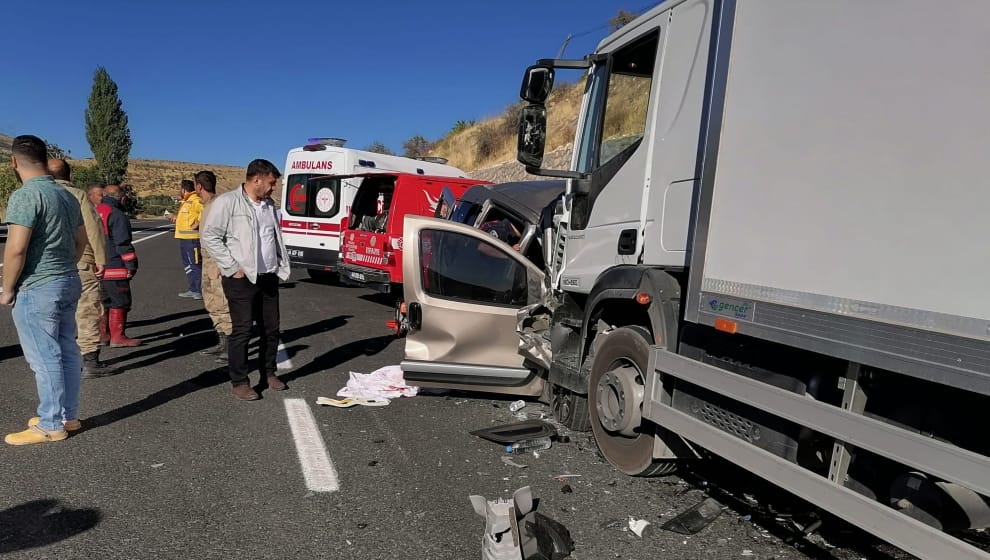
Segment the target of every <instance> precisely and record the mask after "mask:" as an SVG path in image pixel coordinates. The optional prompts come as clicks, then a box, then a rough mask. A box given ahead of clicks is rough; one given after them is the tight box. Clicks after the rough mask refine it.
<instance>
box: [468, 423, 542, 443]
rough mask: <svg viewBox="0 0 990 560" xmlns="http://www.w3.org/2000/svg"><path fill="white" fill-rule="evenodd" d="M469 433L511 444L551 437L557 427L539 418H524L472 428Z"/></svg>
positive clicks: (492, 440) (495, 441) (496, 441)
mask: <svg viewBox="0 0 990 560" xmlns="http://www.w3.org/2000/svg"><path fill="white" fill-rule="evenodd" d="M469 433H470V434H471V435H473V436H477V437H480V438H481V439H485V440H488V441H490V442H493V443H498V444H501V445H511V444H513V443H516V442H519V441H526V440H531V439H536V438H542V437H547V438H552V437H554V436H556V435H557V429H556V428H554V427H553V426H551V425H550V424H548V423H546V422H543V421H540V420H526V421H524V422H513V423H512V424H503V425H500V426H493V427H491V428H485V429H482V430H474V431H473V432H469Z"/></svg>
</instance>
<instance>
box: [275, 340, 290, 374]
mask: <svg viewBox="0 0 990 560" xmlns="http://www.w3.org/2000/svg"><path fill="white" fill-rule="evenodd" d="M275 360H276V361H278V365H277V366H276V368H277V369H292V358H290V357H289V352H288V351H287V350H286V349H285V345H284V344H282V343H281V342H279V343H278V354H276V355H275Z"/></svg>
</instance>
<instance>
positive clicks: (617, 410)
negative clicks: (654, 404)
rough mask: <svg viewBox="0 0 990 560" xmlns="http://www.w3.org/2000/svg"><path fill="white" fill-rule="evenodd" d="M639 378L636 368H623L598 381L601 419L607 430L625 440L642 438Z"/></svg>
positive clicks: (613, 370)
mask: <svg viewBox="0 0 990 560" xmlns="http://www.w3.org/2000/svg"><path fill="white" fill-rule="evenodd" d="M638 377H639V371H637V370H636V368H634V367H632V366H621V367H617V368H615V369H611V370H609V371H607V372H605V374H604V375H602V377H601V379H599V380H598V388H597V390H598V406H597V408H598V418H599V420H600V421H601V424H602V426H603V427H604V428H605V429H606V430H608V431H610V432H618V433H620V434H622V435H624V436H626V437H636V436H637V435H639V434H638V433H637V432H636V430H637V429H638V428H639V426H640V424H641V423H642V421H643V414H642V410H641V408H640V405H641V404H642V403H643V385H642V384H641V383H639V382H638V381H637V378H638Z"/></svg>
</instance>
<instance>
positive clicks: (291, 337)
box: [279, 310, 353, 344]
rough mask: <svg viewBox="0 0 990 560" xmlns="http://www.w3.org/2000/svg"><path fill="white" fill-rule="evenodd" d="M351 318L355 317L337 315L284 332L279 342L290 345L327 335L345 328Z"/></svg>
mask: <svg viewBox="0 0 990 560" xmlns="http://www.w3.org/2000/svg"><path fill="white" fill-rule="evenodd" d="M282 312H283V313H284V312H285V311H284V310H283V311H282ZM351 317H353V315H337V316H336V317H329V318H327V319H322V320H320V321H317V322H315V323H310V324H308V325H303V326H301V327H296V328H294V329H288V330H284V331H282V332H281V334H280V335H279V341H281V342H282V344H288V343H290V342H295V341H297V340H299V339H301V338H306V337H307V336H313V335H317V334H323V333H327V332H330V331H332V330H334V329H339V328H341V327H343V326H344V325H346V324H347V320H348V319H350V318H351Z"/></svg>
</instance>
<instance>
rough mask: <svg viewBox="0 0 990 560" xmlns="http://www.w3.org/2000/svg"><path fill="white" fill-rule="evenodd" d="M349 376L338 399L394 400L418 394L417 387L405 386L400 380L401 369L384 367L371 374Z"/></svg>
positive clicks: (352, 373)
mask: <svg viewBox="0 0 990 560" xmlns="http://www.w3.org/2000/svg"><path fill="white" fill-rule="evenodd" d="M350 376H351V378H350V379H348V380H347V385H345V386H344V387H343V388H342V389H341V390H339V391H337V396H338V397H361V398H365V399H370V398H374V397H379V398H384V399H395V398H399V397H414V396H416V394H417V393H419V387H413V386H410V385H406V381H405V379H403V378H402V368H401V367H399V366H385V367H383V368H380V369H377V370H375V371H373V372H371V373H357V372H353V371H352V372H350Z"/></svg>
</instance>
